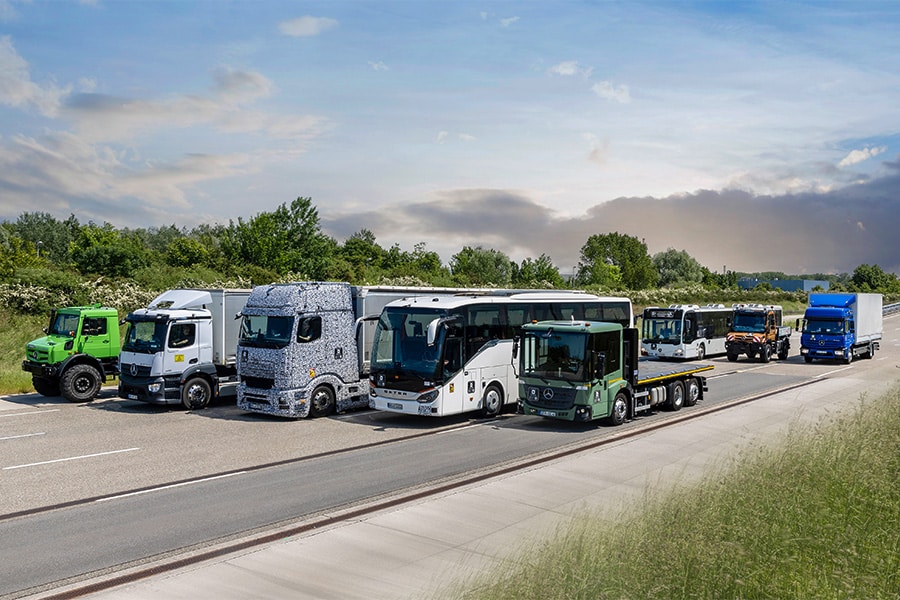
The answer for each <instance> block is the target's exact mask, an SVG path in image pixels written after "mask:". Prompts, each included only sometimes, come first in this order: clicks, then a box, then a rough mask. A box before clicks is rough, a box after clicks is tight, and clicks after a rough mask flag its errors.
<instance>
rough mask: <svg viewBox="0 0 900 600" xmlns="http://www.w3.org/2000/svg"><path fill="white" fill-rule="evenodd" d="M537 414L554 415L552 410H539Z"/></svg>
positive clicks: (543, 415)
mask: <svg viewBox="0 0 900 600" xmlns="http://www.w3.org/2000/svg"><path fill="white" fill-rule="evenodd" d="M538 414H539V415H541V416H542V417H555V416H556V413H555V412H553V411H552V410H539V411H538Z"/></svg>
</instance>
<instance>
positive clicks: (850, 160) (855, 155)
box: [838, 146, 887, 167]
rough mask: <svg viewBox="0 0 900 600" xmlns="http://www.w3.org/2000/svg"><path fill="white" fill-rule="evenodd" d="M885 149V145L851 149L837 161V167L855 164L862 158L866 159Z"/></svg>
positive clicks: (862, 159)
mask: <svg viewBox="0 0 900 600" xmlns="http://www.w3.org/2000/svg"><path fill="white" fill-rule="evenodd" d="M886 150H887V147H886V146H879V147H877V148H876V147H872V148H863V149H862V150H853V151H852V152H851V153H850V154H848V155H847V156H845V157H844V158H843V160H841V162H839V163H838V166H839V167H848V166H850V165H855V164H856V163H861V162H863V161H864V160H868V159H870V158H873V157H875V156H878V155H879V154H881V153H882V152H885V151H886Z"/></svg>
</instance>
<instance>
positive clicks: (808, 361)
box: [803, 356, 813, 364]
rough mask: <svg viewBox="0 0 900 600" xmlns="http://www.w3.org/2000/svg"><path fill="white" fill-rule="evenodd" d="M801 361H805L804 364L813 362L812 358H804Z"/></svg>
mask: <svg viewBox="0 0 900 600" xmlns="http://www.w3.org/2000/svg"><path fill="white" fill-rule="evenodd" d="M803 360H805V361H806V363H807V364H809V363H811V362H812V361H813V358H812V356H804V357H803Z"/></svg>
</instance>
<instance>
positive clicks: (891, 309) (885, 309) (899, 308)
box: [881, 302, 900, 315]
mask: <svg viewBox="0 0 900 600" xmlns="http://www.w3.org/2000/svg"><path fill="white" fill-rule="evenodd" d="M895 312H900V302H896V303H894V304H885V305H884V306H882V307H881V314H884V315H891V314H894V313H895Z"/></svg>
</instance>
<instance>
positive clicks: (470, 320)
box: [369, 291, 633, 417]
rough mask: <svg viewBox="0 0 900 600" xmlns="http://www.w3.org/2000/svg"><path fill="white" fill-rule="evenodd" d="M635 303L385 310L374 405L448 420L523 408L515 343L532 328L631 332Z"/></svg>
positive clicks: (565, 296) (428, 302) (544, 299)
mask: <svg viewBox="0 0 900 600" xmlns="http://www.w3.org/2000/svg"><path fill="white" fill-rule="evenodd" d="M631 311H632V309H631V300H629V299H628V298H618V297H600V296H594V295H592V294H586V293H584V292H571V291H570V292H566V291H563V292H558V291H548V292H531V291H529V292H515V291H507V292H496V293H493V294H486V295H485V294H472V295H468V294H467V295H460V296H450V297H447V296H444V297H441V298H437V297H434V298H429V297H418V298H409V299H403V300H397V301H394V302H391V303H390V304H388V305H387V306H385V308H384V310H383V311H382V313H381V318H380V319H379V321H378V326H377V327H376V329H375V334H374V336H373V339H374V343H373V346H372V354H371V356H372V362H371V371H370V374H369V388H370V389H369V406H370V407H371V408H375V409H378V410H383V411H390V412H396V413H403V414H410V415H428V416H432V417H441V416H446V415H454V414H458V413H463V412H468V411H476V410H477V411H481V413H482V415H484V416H488V417H492V416H495V415H497V414H499V413H500V412H501V411H502V410H503V408H504V406H506V405H510V404H515V402H516V400H517V396H518V381H517V378H516V372H515V369H514V366H515V365H514V364H513V363H514V361H513V339H514V338H515V337H516V335H517V334H518V332H519V329H520V328H521V326H522V325H523V324H525V323H531V322H532V321H546V320H591V321H606V322H614V323H621V324H622V326H624V327H631V326H632V323H633V315H632V312H631Z"/></svg>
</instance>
